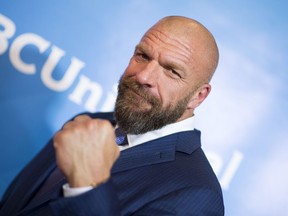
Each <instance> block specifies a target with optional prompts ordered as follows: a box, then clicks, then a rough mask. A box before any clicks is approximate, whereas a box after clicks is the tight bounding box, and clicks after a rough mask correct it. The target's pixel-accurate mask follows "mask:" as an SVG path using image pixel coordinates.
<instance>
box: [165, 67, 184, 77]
mask: <svg viewBox="0 0 288 216" xmlns="http://www.w3.org/2000/svg"><path fill="white" fill-rule="evenodd" d="M168 71H169V72H170V73H171V75H172V76H174V77H175V76H176V77H178V78H182V76H181V75H180V73H178V72H177V71H176V70H174V69H173V68H168Z"/></svg>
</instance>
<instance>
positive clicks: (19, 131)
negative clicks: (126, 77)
mask: <svg viewBox="0 0 288 216" xmlns="http://www.w3.org/2000/svg"><path fill="white" fill-rule="evenodd" d="M287 9H288V2H287V1H284V0H278V1H267V0H254V1H249V0H242V1H228V0H222V1H208V0H202V1H196V0H181V1H174V0H123V1H109V0H107V1H96V0H94V1H92V0H86V1H79V0H78V1H77V0H74V1H68V0H62V1H56V0H50V1H35V0H26V1H20V0H14V1H7V0H1V1H0V129H1V130H0V146H1V150H0V197H1V196H2V195H3V193H4V191H5V189H6V188H7V186H8V185H9V183H10V182H11V180H12V179H13V178H14V177H15V175H16V174H17V173H18V172H19V171H20V169H21V168H23V167H24V166H25V164H26V163H27V162H28V161H29V160H30V159H31V158H32V157H33V156H34V155H35V154H36V153H37V152H38V151H39V150H40V149H41V148H42V147H43V146H44V145H45V144H46V142H47V141H48V140H49V138H50V137H51V136H52V135H53V133H54V132H55V131H57V130H58V129H59V128H60V127H61V126H62V124H63V123H64V122H65V121H67V120H69V119H70V118H71V117H72V116H74V115H75V114H77V113H79V112H83V111H91V112H94V111H111V110H113V107H114V100H115V96H116V92H117V82H118V80H119V77H120V75H121V74H122V73H123V71H124V70H125V67H126V66H127V64H128V62H129V59H130V57H131V55H132V54H133V51H134V47H135V45H136V44H137V43H138V41H139V40H140V38H141V36H142V34H143V33H144V32H145V31H146V30H147V29H148V28H149V27H150V26H151V25H153V24H154V23H155V22H156V21H158V20H159V19H160V18H162V17H164V16H167V15H183V16H188V17H191V18H194V19H196V20H198V21H200V22H201V23H202V24H204V25H205V26H206V27H207V28H208V29H209V30H210V31H211V32H212V34H213V35H214V36H215V38H216V41H217V42H218V46H219V49H220V63H219V67H218V69H217V72H216V74H215V76H214V78H213V80H212V92H211V94H210V96H209V97H208V99H207V100H206V101H205V102H204V103H203V104H202V105H201V106H200V107H199V108H198V110H197V111H196V127H197V128H198V129H200V130H201V131H202V145H203V148H204V151H205V153H206V155H207V157H208V158H209V160H210V162H211V164H212V166H213V169H214V171H215V173H216V174H217V176H218V178H219V181H220V183H221V186H222V189H223V193H224V199H225V206H226V215H233V216H247V215H253V216H254V215H261V216H266V215H267V216H268V215H269V216H270V215H271V216H272V215H273V216H275V215H287V212H288V207H287V206H288V205H287V201H288V195H287V194H288V183H287V182H288V174H287V164H288V145H287V144H288V135H287V132H288V121H287V120H288V117H287V114H286V112H287V110H288V101H287V98H288V88H287V82H288V71H287V68H288V67H287V62H288V40H287V38H288V26H287V23H288V15H287ZM285 170H286V171H285Z"/></svg>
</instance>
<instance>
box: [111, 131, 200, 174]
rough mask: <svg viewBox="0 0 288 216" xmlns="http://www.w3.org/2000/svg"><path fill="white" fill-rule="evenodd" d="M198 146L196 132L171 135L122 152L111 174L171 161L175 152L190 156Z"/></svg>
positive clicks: (198, 137)
mask: <svg viewBox="0 0 288 216" xmlns="http://www.w3.org/2000/svg"><path fill="white" fill-rule="evenodd" d="M200 146H201V144H200V131H198V130H194V131H186V132H181V133H176V134H171V135H168V136H165V137H162V138H159V139H155V140H152V141H149V142H146V143H143V144H140V145H138V146H135V147H133V148H129V149H127V150H124V151H122V152H121V154H120V157H119V158H118V160H117V161H116V163H115V165H114V166H113V168H112V173H116V172H121V171H125V170H129V169H133V168H137V167H142V166H147V165H152V164H157V163H163V162H167V161H173V160H174V159H175V152H176V151H178V152H182V153H186V154H191V153H192V152H193V151H195V150H196V149H197V148H199V147H200Z"/></svg>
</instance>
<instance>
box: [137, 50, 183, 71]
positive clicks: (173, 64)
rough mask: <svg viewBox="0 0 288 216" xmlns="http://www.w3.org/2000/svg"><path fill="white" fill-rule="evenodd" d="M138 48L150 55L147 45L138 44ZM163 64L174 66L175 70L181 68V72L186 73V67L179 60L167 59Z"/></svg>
mask: <svg viewBox="0 0 288 216" xmlns="http://www.w3.org/2000/svg"><path fill="white" fill-rule="evenodd" d="M136 50H139V51H140V52H143V53H145V54H147V55H148V56H149V51H148V49H147V48H145V46H143V45H141V44H138V45H136V47H135V51H136ZM161 65H162V66H164V67H170V68H173V69H175V70H180V72H181V73H182V74H183V75H185V74H186V72H185V69H184V67H183V66H182V65H181V64H179V63H178V62H177V61H171V60H166V61H165V62H162V64H161Z"/></svg>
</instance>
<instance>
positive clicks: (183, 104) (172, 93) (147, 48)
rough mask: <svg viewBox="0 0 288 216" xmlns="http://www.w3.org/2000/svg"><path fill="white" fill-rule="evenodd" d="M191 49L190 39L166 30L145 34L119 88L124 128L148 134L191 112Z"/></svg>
mask: <svg viewBox="0 0 288 216" xmlns="http://www.w3.org/2000/svg"><path fill="white" fill-rule="evenodd" d="M192 51H193V49H192V48H191V45H190V44H189V43H188V41H185V40H181V41H180V40H179V38H178V37H176V35H173V34H172V33H171V34H169V33H167V32H165V31H163V29H158V28H152V29H151V30H149V31H148V32H147V33H146V34H145V35H144V37H143V38H142V40H141V41H140V43H139V45H138V46H137V47H136V49H135V53H134V55H133V57H132V58H131V60H130V63H129V65H128V67H127V69H126V70H125V72H124V74H123V76H122V78H121V80H120V83H119V87H118V90H119V92H118V97H117V101H116V106H115V116H116V119H117V123H118V125H119V126H120V127H121V128H122V129H123V130H124V131H126V132H127V133H132V134H140V133H145V132H147V131H151V130H155V129H159V128H161V127H163V126H165V125H167V124H169V123H174V122H176V121H179V120H182V119H185V118H187V117H189V116H191V115H192V111H191V110H193V107H189V104H190V101H191V100H192V99H193V95H194V93H195V90H197V83H195V80H194V79H195V78H194V77H193V73H192V72H191V70H193V55H192Z"/></svg>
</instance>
